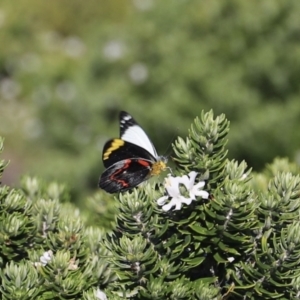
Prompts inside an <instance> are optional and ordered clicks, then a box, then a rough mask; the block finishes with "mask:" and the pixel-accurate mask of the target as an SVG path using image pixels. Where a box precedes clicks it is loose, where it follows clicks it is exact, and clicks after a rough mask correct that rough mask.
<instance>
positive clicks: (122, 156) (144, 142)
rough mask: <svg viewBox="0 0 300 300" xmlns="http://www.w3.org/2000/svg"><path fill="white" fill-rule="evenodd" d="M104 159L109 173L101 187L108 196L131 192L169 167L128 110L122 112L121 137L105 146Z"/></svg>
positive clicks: (100, 182) (103, 175)
mask: <svg viewBox="0 0 300 300" xmlns="http://www.w3.org/2000/svg"><path fill="white" fill-rule="evenodd" d="M102 159H103V164H104V166H105V168H106V170H105V171H104V172H103V174H102V175H101V177H100V181H99V187H100V188H101V189H103V190H105V191H106V192H108V193H116V192H124V191H126V190H129V189H132V188H134V187H136V186H137V185H139V184H140V183H141V182H143V181H145V180H147V179H148V178H149V177H150V176H152V175H158V174H160V173H161V171H163V170H165V169H166V168H167V165H166V163H167V159H166V158H165V157H163V156H158V154H157V152H156V149H155V147H154V146H153V144H152V142H151V141H150V139H149V138H148V136H147V134H146V133H145V131H144V130H143V129H142V128H141V127H140V126H139V124H138V123H137V122H136V121H135V120H134V119H133V117H132V116H131V115H129V114H128V113H126V112H125V111H121V112H120V138H119V139H118V138H116V139H112V140H109V141H108V142H107V143H106V144H105V145H104V148H103V156H102Z"/></svg>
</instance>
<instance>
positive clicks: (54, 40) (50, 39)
mask: <svg viewBox="0 0 300 300" xmlns="http://www.w3.org/2000/svg"><path fill="white" fill-rule="evenodd" d="M40 40H41V43H42V45H43V46H44V47H45V49H46V50H47V51H57V50H59V49H60V47H61V41H62V38H61V36H60V35H59V34H58V32H56V31H47V32H44V33H42V34H41V35H40Z"/></svg>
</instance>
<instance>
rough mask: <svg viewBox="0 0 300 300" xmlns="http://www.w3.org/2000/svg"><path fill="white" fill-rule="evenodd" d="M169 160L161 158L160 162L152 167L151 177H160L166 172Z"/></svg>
mask: <svg viewBox="0 0 300 300" xmlns="http://www.w3.org/2000/svg"><path fill="white" fill-rule="evenodd" d="M167 161H168V158H167V157H165V156H159V158H158V160H157V161H156V162H155V163H154V164H153V165H152V168H151V173H150V174H151V175H159V174H160V173H161V172H162V171H165V170H166V169H167V168H168V167H167Z"/></svg>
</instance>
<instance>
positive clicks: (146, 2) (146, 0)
mask: <svg viewBox="0 0 300 300" xmlns="http://www.w3.org/2000/svg"><path fill="white" fill-rule="evenodd" d="M132 2H133V5H134V6H135V7H136V8H137V9H138V10H140V11H146V10H149V9H151V8H152V7H153V5H154V3H153V0H133V1H132Z"/></svg>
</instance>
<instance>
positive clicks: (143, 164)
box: [137, 159, 150, 167]
mask: <svg viewBox="0 0 300 300" xmlns="http://www.w3.org/2000/svg"><path fill="white" fill-rule="evenodd" d="M137 162H138V163H139V164H140V165H142V166H144V167H150V163H149V162H148V161H146V160H142V159H138V160H137Z"/></svg>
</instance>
